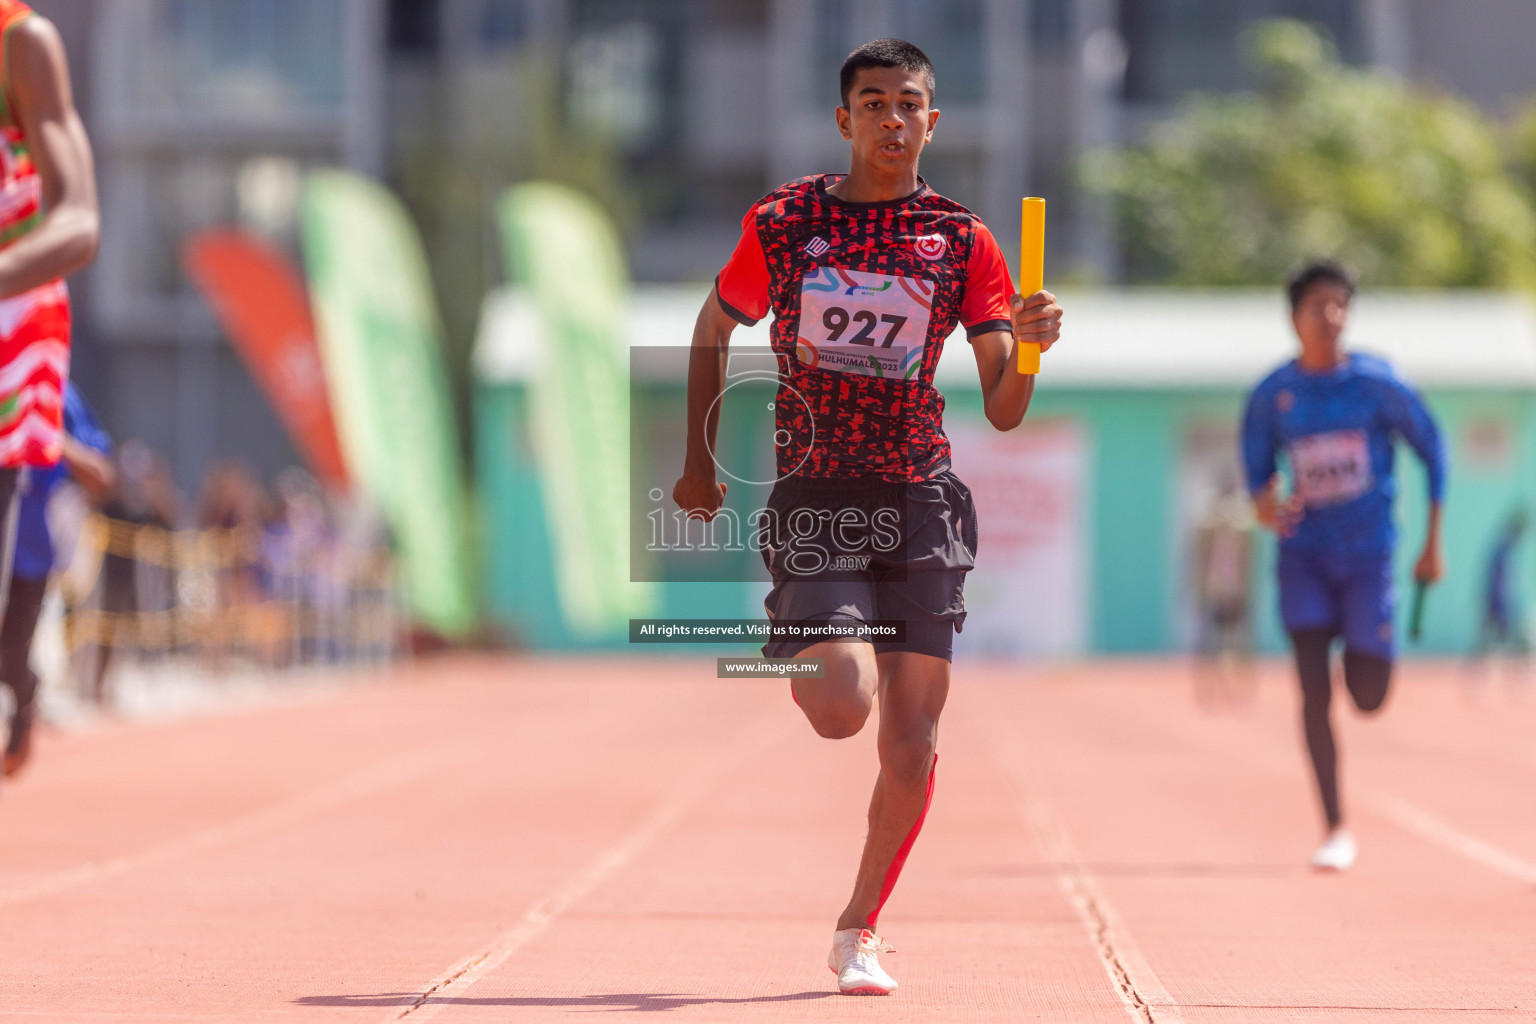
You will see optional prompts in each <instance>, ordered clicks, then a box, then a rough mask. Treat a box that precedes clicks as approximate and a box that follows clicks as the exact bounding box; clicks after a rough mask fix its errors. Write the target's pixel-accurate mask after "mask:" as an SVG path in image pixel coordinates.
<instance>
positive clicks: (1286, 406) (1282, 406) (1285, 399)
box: [1275, 391, 1296, 412]
mask: <svg viewBox="0 0 1536 1024" xmlns="http://www.w3.org/2000/svg"><path fill="white" fill-rule="evenodd" d="M1295 405H1296V396H1295V395H1293V394H1291V393H1290V392H1289V391H1282V392H1280V393H1279V394H1278V395H1276V396H1275V407H1276V408H1277V409H1279V410H1280V411H1281V412H1290V411H1291V409H1292V407H1294V406H1295Z"/></svg>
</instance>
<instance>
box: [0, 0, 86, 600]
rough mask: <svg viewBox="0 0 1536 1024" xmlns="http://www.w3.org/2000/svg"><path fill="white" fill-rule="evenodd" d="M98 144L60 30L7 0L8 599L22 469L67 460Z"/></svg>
mask: <svg viewBox="0 0 1536 1024" xmlns="http://www.w3.org/2000/svg"><path fill="white" fill-rule="evenodd" d="M98 231H99V223H98V217H97V210H96V182H95V176H94V173H93V171H92V169H91V147H90V142H89V141H88V140H87V139H86V137H85V128H84V127H83V126H82V125H81V123H80V117H79V115H78V114H77V113H76V112H75V104H74V99H73V98H72V96H71V93H70V85H69V69H68V67H67V65H66V62H65V59H64V45H63V43H62V42H60V40H59V33H58V30H57V29H55V28H54V27H53V24H52V23H51V22H50V21H48V20H47V19H46V18H42V17H39V16H37V15H35V14H33V13H32V9H31V8H30V7H28V6H27V5H26V4H24V3H20V2H18V0H0V516H3V517H4V524H5V525H4V529H3V531H0V537H3V540H0V600H3V595H5V594H6V593H8V591H9V589H10V581H9V573H10V570H11V557H12V543H13V538H14V535H15V498H16V493H17V474H18V472H19V471H20V470H21V469H22V468H24V467H26V466H40V467H47V466H52V465H54V464H55V463H57V462H58V461H59V457H60V454H61V445H62V439H63V431H64V382H65V380H66V379H67V378H68V376H69V323H70V321H69V293H68V292H67V291H66V290H65V287H64V280H63V279H64V276H65V275H66V274H69V273H72V272H73V271H76V270H79V269H80V268H81V267H83V266H85V265H86V264H87V263H89V262H91V260H93V259H94V258H95V256H96V242H97V238H98Z"/></svg>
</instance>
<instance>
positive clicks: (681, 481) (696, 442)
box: [672, 291, 736, 521]
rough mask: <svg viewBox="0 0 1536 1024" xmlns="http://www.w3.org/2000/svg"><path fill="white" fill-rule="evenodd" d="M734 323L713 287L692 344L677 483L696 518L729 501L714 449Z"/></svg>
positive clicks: (682, 503)
mask: <svg viewBox="0 0 1536 1024" xmlns="http://www.w3.org/2000/svg"><path fill="white" fill-rule="evenodd" d="M735 328H736V320H735V318H733V317H732V316H731V315H730V314H728V313H726V311H725V309H724V307H722V306H721V305H720V297H719V295H718V293H717V292H715V291H711V292H710V293H709V298H707V299H705V300H704V308H703V309H701V310H699V318H698V320H697V321H696V322H695V323H694V325H693V346H692V348H691V349H690V350H689V352H688V450H687V454H686V455H685V456H684V458H683V475H682V476H681V477H679V478H678V480H677V484H676V485H675V486H674V487H673V488H672V500H673V501H675V502H677V505H678V507H679V508H682V509H686V510H687V512H688V515H689V517H690V518H693V519H703V520H706V521H708V520H710V519H713V518H714V517H715V513H716V512H718V511H720V506H721V505H722V504H724V502H725V484H723V483H720V482H719V481H717V480H716V479H715V457H714V454H713V453H714V449H715V435H716V431H717V430H718V428H719V426H720V404H719V399H720V395H721V393H722V392H723V391H724V389H725V370H726V358H727V355H728V352H729V349H730V343H731V331H733V330H735Z"/></svg>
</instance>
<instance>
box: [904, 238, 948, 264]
mask: <svg viewBox="0 0 1536 1024" xmlns="http://www.w3.org/2000/svg"><path fill="white" fill-rule="evenodd" d="M912 248H913V249H915V250H917V254H918V255H919V256H921V257H922V258H923V259H925V260H941V259H943V258H944V254H945V253H946V252H948V251H949V239H947V238H945V237H944V236H943V235H924V236H922V237H921V238H919V239H918V240H917V241H916V242H914V243H912Z"/></svg>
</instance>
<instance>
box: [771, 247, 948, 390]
mask: <svg viewBox="0 0 1536 1024" xmlns="http://www.w3.org/2000/svg"><path fill="white" fill-rule="evenodd" d="M932 306H933V282H932V281H928V280H925V279H923V278H920V277H901V276H899V275H896V274H868V273H864V272H862V271H858V270H840V269H838V268H836V267H818V268H817V269H816V270H814V271H811V272H810V273H807V274H806V275H805V280H804V282H803V283H802V284H801V286H800V331H799V336H798V337H797V338H796V339H795V341H796V344H795V357H796V358H797V359H799V361H800V363H801V364H802V365H804V366H806V367H808V368H810V369H819V370H828V371H831V372H833V373H856V374H860V375H862V376H866V377H894V378H896V379H898V380H908V379H911V378H914V377H916V376H917V374H918V371H919V370H920V369H921V368H922V365H923V346H924V343H925V342H926V340H927V338H928V319H929V316H930V313H931V311H932Z"/></svg>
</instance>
